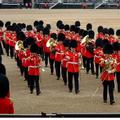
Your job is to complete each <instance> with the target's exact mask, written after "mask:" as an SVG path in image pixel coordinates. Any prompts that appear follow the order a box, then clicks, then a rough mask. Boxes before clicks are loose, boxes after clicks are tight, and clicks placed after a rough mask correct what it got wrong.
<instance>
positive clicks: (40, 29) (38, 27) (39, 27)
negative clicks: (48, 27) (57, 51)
mask: <svg viewBox="0 0 120 120" xmlns="http://www.w3.org/2000/svg"><path fill="white" fill-rule="evenodd" d="M36 29H37V32H40V31H43V29H44V28H43V26H41V25H38V26H37V27H36Z"/></svg>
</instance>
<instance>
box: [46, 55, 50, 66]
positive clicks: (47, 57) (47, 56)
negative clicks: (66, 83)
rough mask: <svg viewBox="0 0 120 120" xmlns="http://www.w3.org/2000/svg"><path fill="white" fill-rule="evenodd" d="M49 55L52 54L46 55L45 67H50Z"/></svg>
mask: <svg viewBox="0 0 120 120" xmlns="http://www.w3.org/2000/svg"><path fill="white" fill-rule="evenodd" d="M49 55H50V53H45V66H48V59H49Z"/></svg>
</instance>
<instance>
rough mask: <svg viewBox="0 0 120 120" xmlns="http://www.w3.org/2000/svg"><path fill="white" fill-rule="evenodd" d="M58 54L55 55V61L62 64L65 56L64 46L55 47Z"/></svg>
mask: <svg viewBox="0 0 120 120" xmlns="http://www.w3.org/2000/svg"><path fill="white" fill-rule="evenodd" d="M55 50H56V53H55V61H57V62H61V60H62V58H63V55H64V50H65V47H64V45H63V44H57V46H56V47H55Z"/></svg>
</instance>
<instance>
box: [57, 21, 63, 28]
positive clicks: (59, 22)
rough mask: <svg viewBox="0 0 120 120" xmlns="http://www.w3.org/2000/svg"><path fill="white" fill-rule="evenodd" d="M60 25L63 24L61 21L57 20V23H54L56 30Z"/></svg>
mask: <svg viewBox="0 0 120 120" xmlns="http://www.w3.org/2000/svg"><path fill="white" fill-rule="evenodd" d="M61 24H63V22H62V21H61V20H58V21H57V23H56V26H57V28H59V26H60V25H61Z"/></svg>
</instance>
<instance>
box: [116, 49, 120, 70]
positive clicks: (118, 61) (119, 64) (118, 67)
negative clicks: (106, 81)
mask: <svg viewBox="0 0 120 120" xmlns="http://www.w3.org/2000/svg"><path fill="white" fill-rule="evenodd" d="M116 61H117V65H116V71H117V72H120V51H119V52H118V54H117V59H116Z"/></svg>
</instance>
